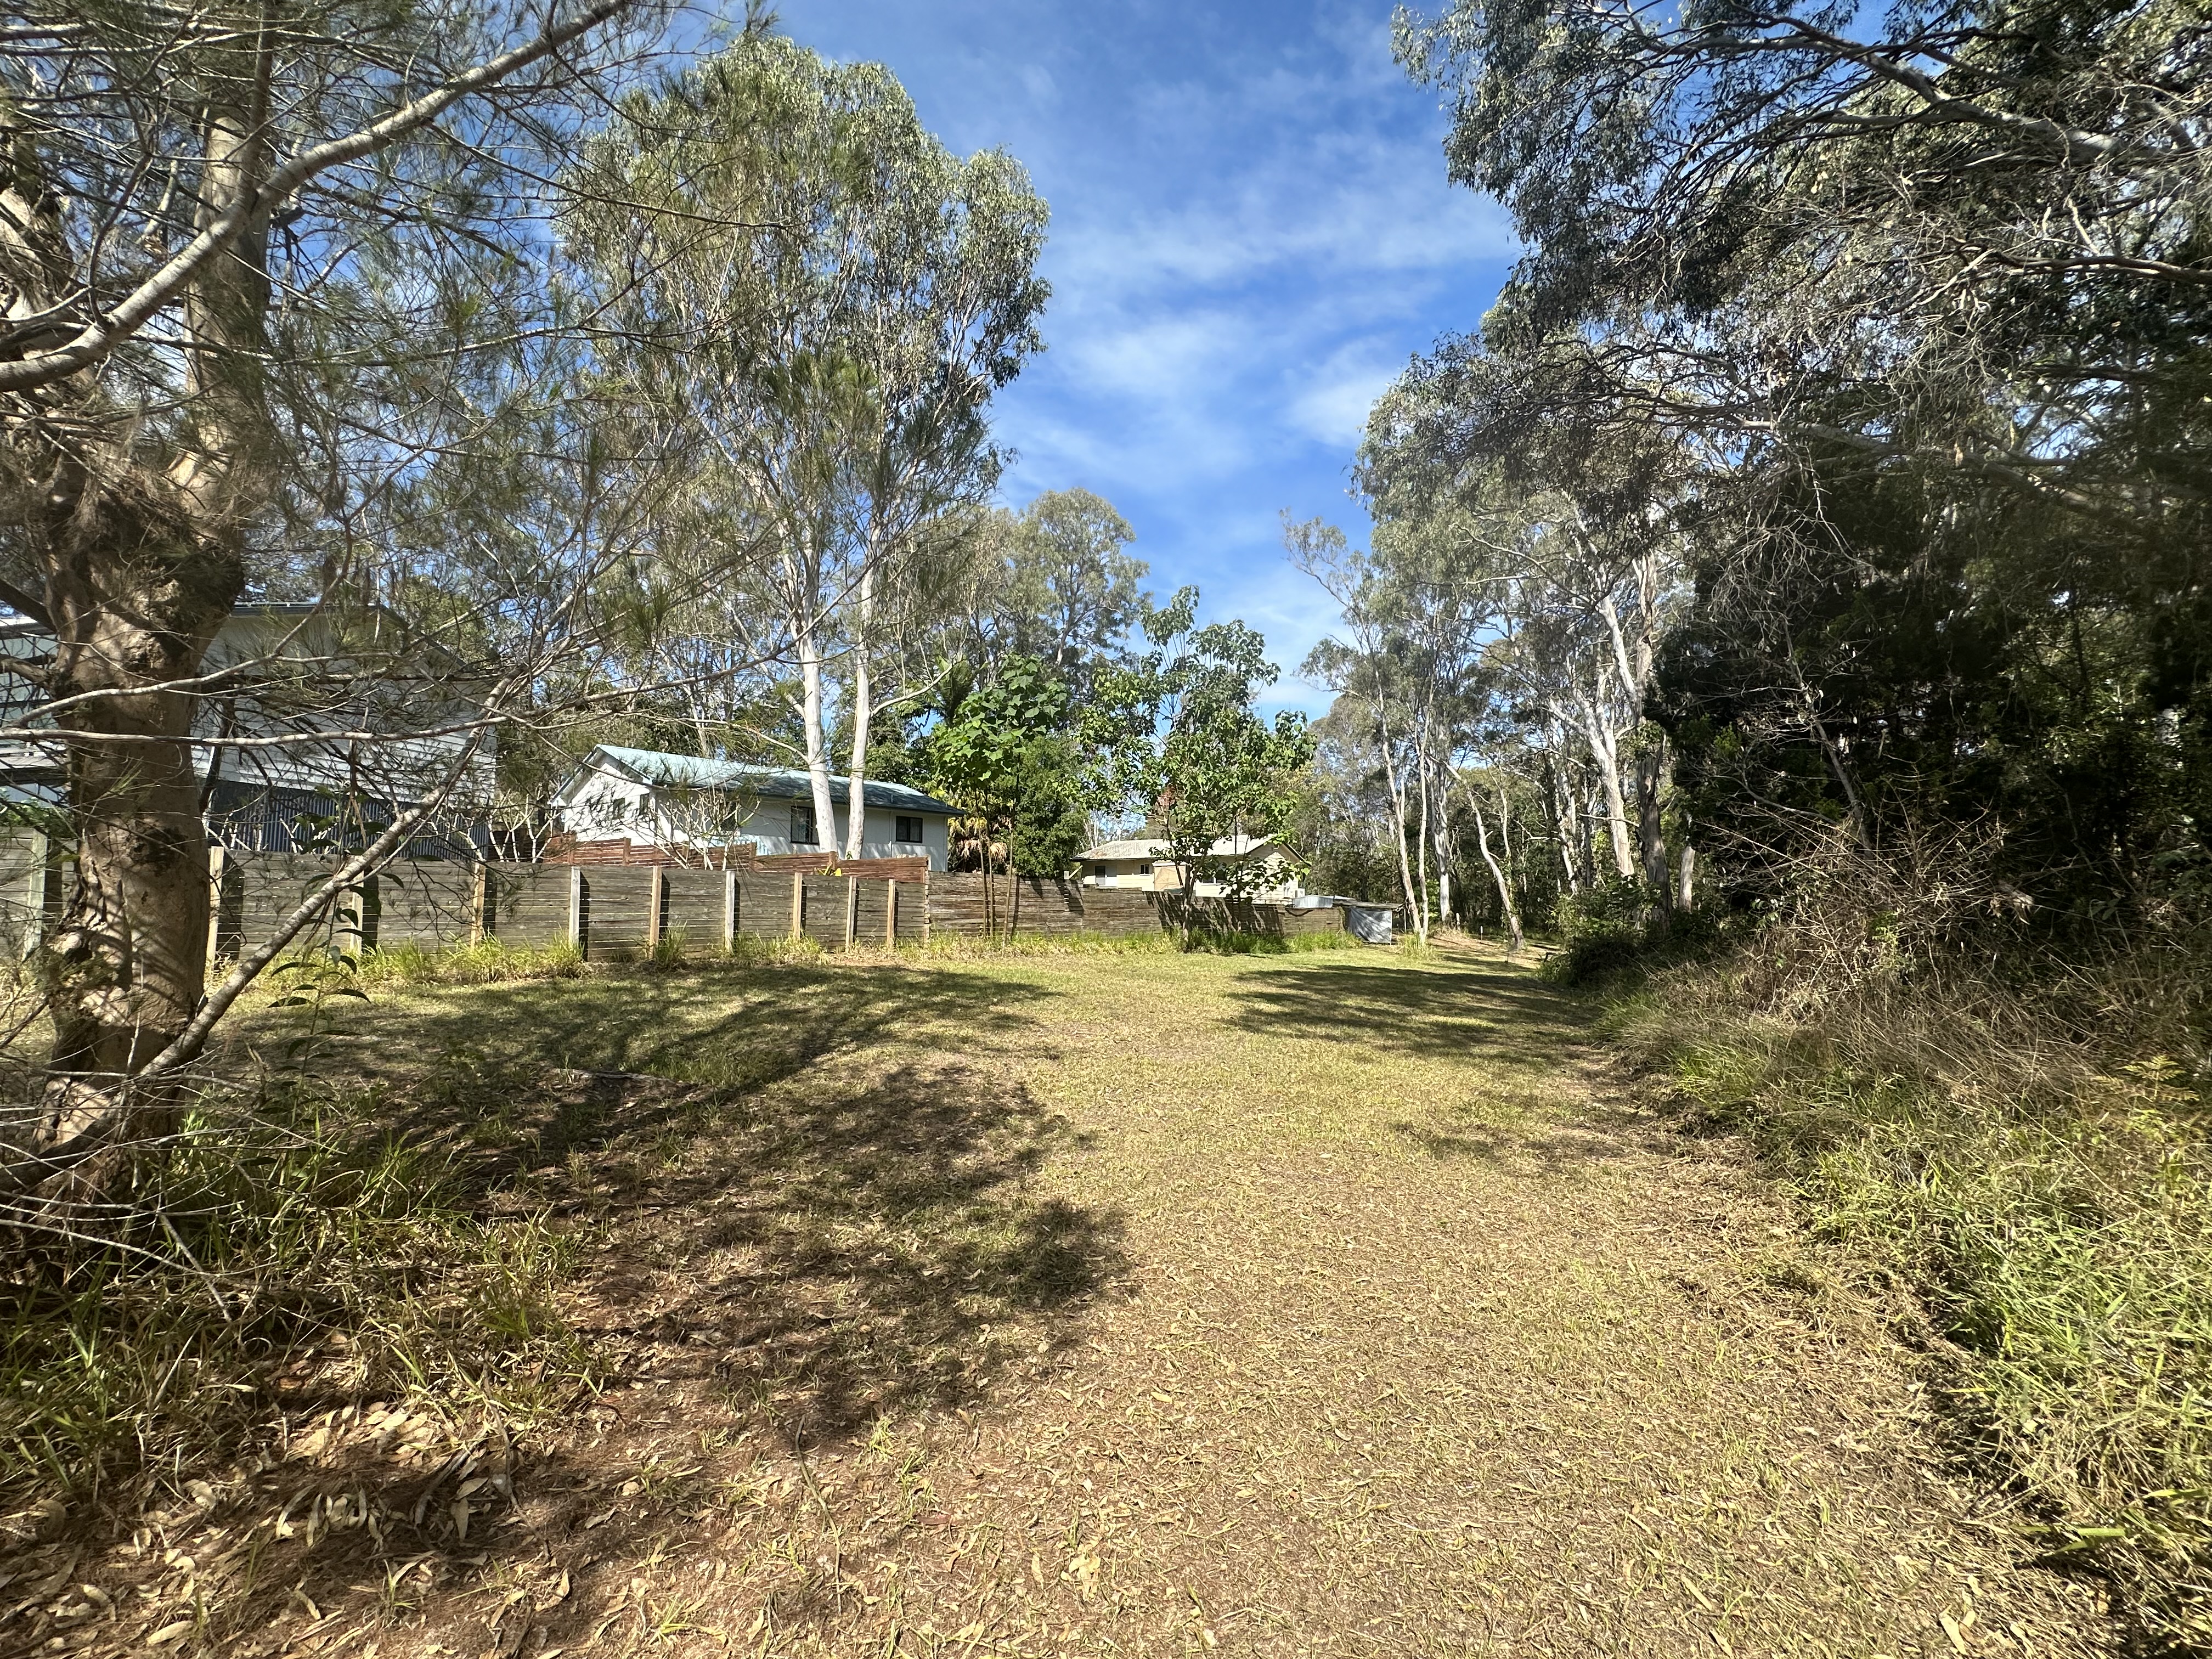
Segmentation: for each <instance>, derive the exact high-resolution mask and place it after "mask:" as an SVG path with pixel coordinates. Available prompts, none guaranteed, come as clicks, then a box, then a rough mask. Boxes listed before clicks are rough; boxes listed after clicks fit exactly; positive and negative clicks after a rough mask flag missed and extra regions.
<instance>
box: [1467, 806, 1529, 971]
mask: <svg viewBox="0 0 2212 1659" xmlns="http://www.w3.org/2000/svg"><path fill="white" fill-rule="evenodd" d="M1474 840H1475V845H1476V846H1478V847H1479V848H1481V849H1482V861H1483V862H1484V863H1485V864H1486V865H1488V866H1490V878H1491V880H1492V881H1494V882H1496V883H1497V884H1498V908H1499V909H1500V910H1502V911H1503V912H1504V915H1505V927H1506V935H1507V938H1508V939H1509V941H1510V942H1509V943H1508V945H1506V947H1505V949H1506V954H1507V955H1508V956H1518V955H1519V954H1520V952H1521V945H1522V938H1521V912H1520V911H1519V909H1518V908H1516V907H1515V905H1514V902H1513V886H1512V884H1511V883H1510V882H1509V881H1507V880H1506V878H1505V872H1504V870H1503V869H1502V868H1500V867H1499V866H1498V860H1497V859H1496V858H1495V857H1494V856H1493V855H1492V853H1491V850H1490V826H1489V825H1488V824H1487V823H1485V822H1484V820H1483V816H1482V806H1481V804H1480V802H1477V803H1476V804H1475V808H1474Z"/></svg>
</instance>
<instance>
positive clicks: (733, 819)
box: [553, 744, 960, 870]
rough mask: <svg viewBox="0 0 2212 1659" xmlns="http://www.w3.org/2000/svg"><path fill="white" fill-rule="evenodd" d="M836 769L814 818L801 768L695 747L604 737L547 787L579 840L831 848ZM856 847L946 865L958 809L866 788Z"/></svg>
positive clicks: (837, 842) (840, 840)
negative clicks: (826, 812)
mask: <svg viewBox="0 0 2212 1659" xmlns="http://www.w3.org/2000/svg"><path fill="white" fill-rule="evenodd" d="M849 793H850V792H849V790H848V786H847V781H846V780H845V779H843V778H832V779H831V780H830V781H829V799H830V803H831V805H832V808H833V810H834V811H836V818H837V822H836V823H835V824H834V825H831V826H829V833H828V834H827V835H824V834H823V826H822V825H820V824H817V823H815V821H814V791H813V787H812V785H811V783H810V782H809V781H808V779H807V776H806V774H805V773H804V772H793V771H787V770H784V769H780V768H776V767H772V766H751V765H747V764H745V763H742V762H739V761H720V760H704V759H702V758H701V757H698V756H696V755H669V754H663V753H662V752H660V751H659V750H654V749H622V748H617V747H616V746H615V745H613V744H600V745H599V747H598V748H596V749H594V750H592V752H591V753H590V754H588V755H586V756H585V757H584V760H583V763H582V764H581V765H580V766H578V767H577V769H575V771H574V773H572V774H571V775H569V777H568V781H567V782H565V783H563V784H562V786H561V787H560V789H559V790H558V791H557V792H556V793H555V794H554V797H553V810H554V812H555V815H556V817H558V818H559V820H560V823H561V827H562V829H565V830H567V831H568V833H569V834H571V835H573V836H575V838H576V839H577V840H578V841H580V842H595V841H602V842H603V841H629V842H641V843H643V844H646V845H648V846H654V847H724V846H729V845H732V844H734V843H736V842H751V843H752V844H753V846H754V847H755V848H757V850H759V851H760V852H762V853H767V854H775V853H834V852H836V851H837V850H838V849H840V848H842V847H843V846H844V844H845V831H846V829H847V826H848V823H849V822H850V807H851V803H850V801H849V799H848V795H849ZM861 810H862V813H863V817H862V821H861V838H860V850H861V856H863V857H865V858H872V859H893V858H923V857H926V858H927V859H928V860H929V867H930V868H931V869H933V870H942V869H944V868H945V857H946V854H947V851H948V848H949V842H950V825H951V821H952V819H953V818H955V817H957V816H958V815H959V811H960V809H959V808H958V807H957V806H953V805H949V804H948V803H946V802H945V801H941V800H939V799H937V798H936V797H935V796H933V795H925V794H924V793H921V790H919V789H909V788H908V787H906V786H905V785H904V784H902V783H882V782H878V781H874V780H870V781H869V782H868V783H867V784H866V786H865V787H864V789H863V800H862V807H861Z"/></svg>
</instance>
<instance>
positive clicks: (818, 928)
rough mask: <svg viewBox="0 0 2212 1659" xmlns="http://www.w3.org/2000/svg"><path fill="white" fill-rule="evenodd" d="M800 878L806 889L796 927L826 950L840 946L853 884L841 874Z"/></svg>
mask: <svg viewBox="0 0 2212 1659" xmlns="http://www.w3.org/2000/svg"><path fill="white" fill-rule="evenodd" d="M799 880H800V882H801V883H802V884H804V891H805V908H804V910H803V912H802V913H801V915H800V919H799V931H800V932H801V933H805V935H806V937H807V938H809V939H812V940H813V941H814V942H815V943H816V944H817V945H821V946H822V947H823V949H825V950H829V951H842V950H843V949H844V948H845V921H846V911H847V907H848V903H849V902H850V899H851V896H852V884H851V883H850V882H848V880H847V879H846V878H844V877H842V876H802V877H800V878H799Z"/></svg>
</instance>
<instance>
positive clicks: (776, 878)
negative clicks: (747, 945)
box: [738, 874, 795, 939]
mask: <svg viewBox="0 0 2212 1659" xmlns="http://www.w3.org/2000/svg"><path fill="white" fill-rule="evenodd" d="M794 879H795V878H793V877H791V876H787V875H762V876H756V875H750V874H749V875H741V876H739V877H738V932H739V933H750V934H751V935H752V936H753V937H754V938H755V939H782V938H784V937H786V936H787V934H789V933H790V932H791V891H792V885H791V884H792V882H793V880H794Z"/></svg>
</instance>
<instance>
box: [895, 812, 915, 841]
mask: <svg viewBox="0 0 2212 1659" xmlns="http://www.w3.org/2000/svg"><path fill="white" fill-rule="evenodd" d="M893 827H894V828H895V829H896V830H897V832H898V833H897V834H896V835H894V836H892V837H891V839H892V840H893V841H920V840H921V819H920V818H909V817H902V818H900V819H899V820H898V822H897V823H896V825H894V826H893Z"/></svg>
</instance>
